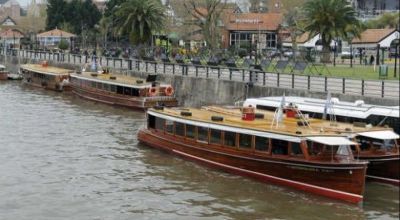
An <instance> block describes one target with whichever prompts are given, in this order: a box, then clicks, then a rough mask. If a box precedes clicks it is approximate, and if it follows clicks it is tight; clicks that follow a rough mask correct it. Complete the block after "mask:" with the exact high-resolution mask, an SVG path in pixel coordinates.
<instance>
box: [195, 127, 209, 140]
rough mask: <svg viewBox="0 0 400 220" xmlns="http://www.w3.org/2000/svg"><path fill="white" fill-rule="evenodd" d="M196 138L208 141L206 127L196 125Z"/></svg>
mask: <svg viewBox="0 0 400 220" xmlns="http://www.w3.org/2000/svg"><path fill="white" fill-rule="evenodd" d="M197 140H199V141H207V142H208V128H204V127H197Z"/></svg>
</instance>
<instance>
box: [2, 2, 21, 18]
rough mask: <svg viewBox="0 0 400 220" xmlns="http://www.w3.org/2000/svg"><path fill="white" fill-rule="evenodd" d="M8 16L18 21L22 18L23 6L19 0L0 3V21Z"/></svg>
mask: <svg viewBox="0 0 400 220" xmlns="http://www.w3.org/2000/svg"><path fill="white" fill-rule="evenodd" d="M7 17H9V18H11V19H12V20H13V21H14V22H16V23H18V21H19V20H20V18H21V6H20V5H19V3H18V2H17V0H9V1H7V2H6V3H4V4H2V5H0V21H4V20H5V19H6V18H7Z"/></svg>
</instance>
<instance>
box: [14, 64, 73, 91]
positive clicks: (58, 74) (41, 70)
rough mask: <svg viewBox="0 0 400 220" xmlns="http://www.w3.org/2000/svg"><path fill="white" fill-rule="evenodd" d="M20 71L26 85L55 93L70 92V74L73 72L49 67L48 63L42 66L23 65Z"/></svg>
mask: <svg viewBox="0 0 400 220" xmlns="http://www.w3.org/2000/svg"><path fill="white" fill-rule="evenodd" d="M20 71H21V73H22V75H23V78H24V80H23V82H24V83H25V84H27V85H31V86H35V87H40V88H44V89H50V90H54V91H64V90H69V88H70V87H69V74H70V73H72V72H73V70H69V69H64V68H58V67H53V66H49V65H48V64H47V62H46V61H44V62H43V63H42V64H24V65H21V67H20Z"/></svg>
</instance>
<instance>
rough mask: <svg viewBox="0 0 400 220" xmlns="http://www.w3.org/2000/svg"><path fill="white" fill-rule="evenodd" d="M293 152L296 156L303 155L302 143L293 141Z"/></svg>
mask: <svg viewBox="0 0 400 220" xmlns="http://www.w3.org/2000/svg"><path fill="white" fill-rule="evenodd" d="M291 145H292V146H291V154H292V155H295V156H300V155H303V151H302V150H301V147H300V143H296V142H291Z"/></svg>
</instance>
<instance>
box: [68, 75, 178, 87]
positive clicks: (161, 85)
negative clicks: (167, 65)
mask: <svg viewBox="0 0 400 220" xmlns="http://www.w3.org/2000/svg"><path fill="white" fill-rule="evenodd" d="M70 77H75V78H78V79H82V80H88V81H93V82H99V83H104V84H109V85H115V86H123V87H128V88H134V89H145V88H151V87H152V86H151V84H150V83H145V85H141V86H137V85H129V84H124V83H117V82H111V81H109V80H101V79H94V78H90V77H85V76H79V75H77V74H71V75H70ZM166 86H170V85H169V84H160V87H166Z"/></svg>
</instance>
